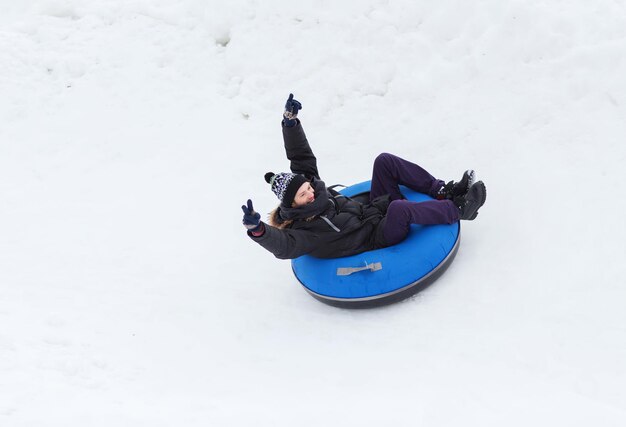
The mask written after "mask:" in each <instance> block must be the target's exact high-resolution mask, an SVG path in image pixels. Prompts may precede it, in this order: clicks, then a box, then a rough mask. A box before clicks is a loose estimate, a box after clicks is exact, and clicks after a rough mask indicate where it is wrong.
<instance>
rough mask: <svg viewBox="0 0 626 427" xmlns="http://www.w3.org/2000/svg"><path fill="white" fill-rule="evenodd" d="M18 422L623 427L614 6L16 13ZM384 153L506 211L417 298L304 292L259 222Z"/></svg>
mask: <svg viewBox="0 0 626 427" xmlns="http://www.w3.org/2000/svg"><path fill="white" fill-rule="evenodd" d="M0 11H1V13H0V94H2V96H1V97H0V118H1V119H0V236H1V238H0V425H1V426H3V427H22V426H33V425H37V426H151V427H158V426H181V425H184V426H187V427H192V426H205V425H215V426H246V425H259V426H293V425H297V426H318V425H328V426H335V425H337V426H339V425H357V424H358V425H372V426H373V425H381V424H383V423H384V424H388V425H391V424H393V425H396V426H409V425H410V426H413V425H429V426H449V425H460V424H463V425H467V426H474V425H475V426H485V425H487V426H495V425H508V426H527V425H530V424H532V425H554V424H558V425H570V426H587V425H590V424H592V423H593V424H596V425H602V426H622V425H624V424H625V423H626V404H625V402H626V392H625V389H624V384H626V364H625V363H624V361H625V360H626V314H625V311H624V301H626V290H625V289H624V276H625V273H626V271H625V270H626V269H625V267H624V263H623V259H624V256H625V255H626V253H625V251H624V243H623V242H624V241H626V229H625V227H624V226H623V221H622V215H623V213H624V212H625V211H626V198H625V197H624V191H623V188H622V187H623V183H624V181H625V179H626V174H625V173H624V166H623V165H624V162H625V160H626V148H625V145H624V139H625V137H626V120H624V118H625V117H626V79H624V76H625V75H626V60H625V58H626V55H625V53H626V6H625V5H624V3H623V2H615V1H609V0H598V1H595V2H588V1H583V0H573V1H568V2H561V1H554V2H545V1H538V0H527V1H513V0H511V1H497V0H483V1H480V2H461V1H452V0H444V1H439V2H436V3H434V2H425V1H413V2H411V1H406V0H402V1H401V0H396V1H394V0H390V1H382V0H367V1H349V2H329V1H319V2H295V3H285V2H279V1H276V0H272V1H264V2H258V1H254V0H234V1H232V0H231V1H230V2H217V1H214V0H213V1H200V0H180V1H177V2H171V1H165V0H152V1H148V0H109V1H107V2H99V1H88V0H83V1H80V0H23V1H20V2H15V1H12V0H0ZM290 92H293V93H294V94H295V96H296V98H297V99H298V100H300V101H301V102H302V104H303V106H304V108H303V110H302V112H301V113H300V117H301V119H302V122H303V125H304V128H305V130H306V132H307V136H308V137H309V140H310V142H311V144H312V147H313V149H314V151H315V153H316V155H317V157H318V164H319V166H320V172H321V175H322V178H323V179H324V180H325V181H326V182H327V183H343V184H349V183H353V182H357V181H361V180H364V179H368V178H369V174H370V173H371V164H372V161H373V159H374V157H375V156H376V155H377V154H378V153H380V152H383V151H387V152H392V153H395V154H398V155H401V156H403V157H405V158H408V159H411V160H413V161H416V162H417V163H419V164H421V165H423V166H424V167H426V168H427V169H428V170H429V171H430V172H432V173H433V174H434V175H436V176H438V177H440V178H442V179H446V180H449V179H458V178H460V175H461V173H462V171H463V170H465V169H466V168H470V167H471V168H474V169H476V171H477V172H478V175H479V178H480V179H482V180H483V181H485V183H486V185H487V188H488V199H487V203H486V205H485V207H484V208H483V209H482V210H481V214H480V215H479V218H478V219H477V220H476V221H474V222H471V223H469V222H468V223H463V225H462V226H463V234H462V242H461V247H460V250H459V253H458V255H457V258H456V260H455V261H454V263H453V265H452V266H451V267H450V269H449V270H448V271H447V272H446V273H445V274H444V275H443V276H442V277H441V278H440V279H439V280H438V281H437V282H436V284H435V285H433V286H432V287H430V288H429V289H427V290H426V291H424V292H422V293H420V294H418V295H417V296H415V297H413V298H410V299H408V300H406V301H403V302H401V303H397V304H394V305H390V306H387V307H385V308H380V309H373V310H363V311H351V310H341V309H337V308H333V307H329V306H326V305H324V304H321V303H319V302H318V301H316V300H314V299H313V298H311V297H310V296H309V295H308V294H307V293H306V292H305V291H304V290H303V289H302V288H301V287H300V285H299V284H298V283H297V281H296V279H295V278H294V277H293V275H292V273H291V269H290V265H289V262H286V261H279V260H276V259H275V258H274V257H273V256H272V255H271V254H269V253H268V252H266V251H264V250H263V249H262V248H261V247H259V246H257V245H255V244H254V243H253V242H251V241H250V240H249V238H248V237H247V236H246V234H245V232H244V229H243V227H242V226H241V215H242V213H241V209H240V206H241V204H242V203H244V202H245V200H246V199H247V198H249V197H250V198H252V199H253V200H254V202H255V207H256V208H257V209H258V210H259V211H260V212H263V215H264V216H265V215H266V214H267V213H268V212H269V211H270V210H271V209H273V207H274V206H275V205H276V202H277V201H276V199H275V197H274V195H273V194H272V193H271V192H270V191H269V189H268V188H267V184H266V183H265V182H264V180H263V174H264V173H265V172H267V171H269V170H273V171H280V170H286V169H287V168H288V162H287V161H286V159H285V157H284V152H283V147H282V138H281V133H280V117H281V113H282V108H283V105H284V101H285V99H286V98H287V96H288V94H289V93H290Z"/></svg>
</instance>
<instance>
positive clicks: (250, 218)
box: [241, 199, 264, 234]
mask: <svg viewBox="0 0 626 427" xmlns="http://www.w3.org/2000/svg"><path fill="white" fill-rule="evenodd" d="M241 210H242V211H243V221H242V222H243V226H244V227H246V228H247V229H248V230H250V231H251V232H252V233H258V232H260V231H263V230H264V229H263V224H262V223H261V214H259V213H258V212H255V210H254V207H252V200H250V199H248V206H241ZM261 234H262V233H261Z"/></svg>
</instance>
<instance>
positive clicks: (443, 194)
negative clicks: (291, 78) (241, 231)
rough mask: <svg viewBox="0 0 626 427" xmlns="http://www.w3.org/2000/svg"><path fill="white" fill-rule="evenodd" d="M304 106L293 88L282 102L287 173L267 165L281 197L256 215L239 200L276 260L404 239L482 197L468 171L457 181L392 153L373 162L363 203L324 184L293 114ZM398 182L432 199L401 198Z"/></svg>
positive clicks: (471, 214)
mask: <svg viewBox="0 0 626 427" xmlns="http://www.w3.org/2000/svg"><path fill="white" fill-rule="evenodd" d="M301 108H302V104H300V102H298V101H296V100H295V99H293V94H290V95H289V99H287V102H286V104H285V112H284V113H283V121H282V130H283V139H284V142H285V150H286V153H287V158H288V159H289V160H290V162H291V173H278V174H274V173H273V172H268V173H266V174H265V180H266V181H267V182H268V183H269V184H270V186H271V189H272V191H273V192H274V194H276V196H277V197H278V199H279V200H280V202H281V203H280V205H279V206H278V207H277V208H276V209H275V210H274V211H273V212H272V213H271V214H270V220H269V224H266V223H264V222H262V221H261V215H259V214H258V213H257V212H255V210H254V207H253V206H252V201H251V200H248V202H247V205H245V206H242V207H241V208H242V210H243V213H244V215H243V224H244V226H245V227H246V228H247V230H248V235H249V236H250V238H251V239H252V240H254V241H255V242H257V243H258V244H260V245H261V246H263V247H264V248H265V249H267V250H268V251H270V252H271V253H273V254H274V256H276V257H277V258H280V259H292V258H297V257H299V256H301V255H305V254H309V255H312V256H315V257H318V258H336V257H343V256H349V255H355V254H358V253H361V252H365V251H368V250H372V249H378V248H383V247H387V246H391V245H395V244H396V243H399V242H401V241H402V240H403V239H404V238H405V237H406V236H407V234H408V233H409V230H410V225H411V224H424V225H429V224H452V223H454V222H456V221H459V220H460V219H463V220H473V219H475V218H476V216H477V215H478V209H479V208H480V207H481V206H482V205H483V204H484V203H485V200H486V198H487V190H486V188H485V185H484V183H483V182H482V181H478V182H476V183H474V177H475V173H474V171H473V170H468V171H466V172H465V173H464V174H463V177H462V178H461V180H460V181H459V182H454V181H450V182H448V183H447V184H445V183H444V181H441V180H439V179H435V178H434V177H433V176H432V175H430V174H429V173H428V172H427V171H426V170H424V169H423V168H421V167H420V166H418V165H416V164H414V163H411V162H409V161H407V160H404V159H402V158H400V157H397V156H394V155H393V154H389V153H382V154H380V155H379V156H378V157H377V158H376V160H375V161H374V170H373V174H372V184H371V191H370V196H369V202H368V203H360V202H358V201H356V200H353V199H351V198H349V197H346V196H343V195H341V194H339V193H338V192H336V191H334V190H333V189H330V188H327V187H326V184H324V182H323V181H321V180H320V177H319V174H318V171H317V160H316V158H315V156H314V155H313V151H311V147H310V146H309V143H308V141H307V139H306V135H305V134H304V130H303V129H302V124H301V123H300V120H299V119H298V118H297V115H298V111H299V110H300V109H301ZM398 185H405V186H407V187H408V188H411V189H412V190H415V191H418V192H421V193H425V194H428V195H430V196H432V197H433V198H435V200H430V201H426V202H419V203H417V202H411V201H408V200H405V199H404V198H403V196H402V194H401V193H400V189H399V187H398Z"/></svg>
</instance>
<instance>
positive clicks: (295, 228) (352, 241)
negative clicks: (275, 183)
mask: <svg viewBox="0 0 626 427" xmlns="http://www.w3.org/2000/svg"><path fill="white" fill-rule="evenodd" d="M283 140H284V142H285V151H286V153H287V158H288V159H289V160H290V162H291V171H292V172H293V173H300V174H303V175H305V176H306V177H307V178H308V179H310V180H311V181H312V184H313V186H315V184H316V183H319V179H320V177H319V173H318V170H317V160H316V158H315V155H314V154H313V151H312V150H311V147H310V146H309V142H308V141H307V138H306V135H305V134H304V130H303V129H302V124H301V123H300V121H299V120H298V123H297V124H296V125H295V126H293V127H286V126H283ZM322 188H323V187H322ZM317 196H318V194H317V192H316V197H317ZM327 197H328V207H327V208H326V209H325V210H324V211H323V212H321V213H320V214H319V215H316V216H314V217H312V218H305V217H302V218H300V217H296V218H294V219H293V220H289V221H283V220H281V219H280V206H279V207H278V208H277V209H276V210H275V211H274V212H273V213H272V218H271V219H270V223H271V224H272V225H268V224H265V233H263V235H261V236H259V237H254V236H253V235H252V234H251V233H250V232H248V235H249V236H250V237H251V238H252V240H254V241H255V242H257V243H258V244H260V245H261V246H263V247H264V248H265V249H267V250H268V251H270V252H271V253H273V254H274V256H276V257H277V258H280V259H293V258H297V257H299V256H301V255H305V254H309V255H312V256H315V257H318V258H337V257H343V256H349V255H355V254H358V253H361V252H365V251H368V250H372V249H377V248H381V247H384V246H386V243H385V241H384V238H383V236H382V222H384V216H385V214H386V212H387V207H388V206H389V196H383V197H379V198H377V199H375V200H373V201H372V202H370V203H366V204H363V203H360V202H358V201H356V200H353V199H351V198H349V197H346V196H342V195H341V194H339V193H338V192H336V191H334V190H332V189H327Z"/></svg>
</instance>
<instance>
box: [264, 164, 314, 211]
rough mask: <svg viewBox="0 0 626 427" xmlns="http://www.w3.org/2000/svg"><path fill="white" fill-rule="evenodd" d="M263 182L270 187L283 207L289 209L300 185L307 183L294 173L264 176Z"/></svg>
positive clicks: (270, 173)
mask: <svg viewBox="0 0 626 427" xmlns="http://www.w3.org/2000/svg"><path fill="white" fill-rule="evenodd" d="M265 181H266V182H267V183H268V184H269V185H270V186H271V187H272V191H273V192H274V194H276V197H278V199H279V200H280V201H281V202H282V204H283V205H284V206H287V207H291V204H292V203H293V199H294V198H295V197H296V193H297V192H298V189H299V188H300V186H301V185H302V184H304V183H305V182H308V179H306V178H305V177H304V175H301V174H296V173H286V172H285V173H276V174H275V173H274V172H268V173H266V174H265Z"/></svg>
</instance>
